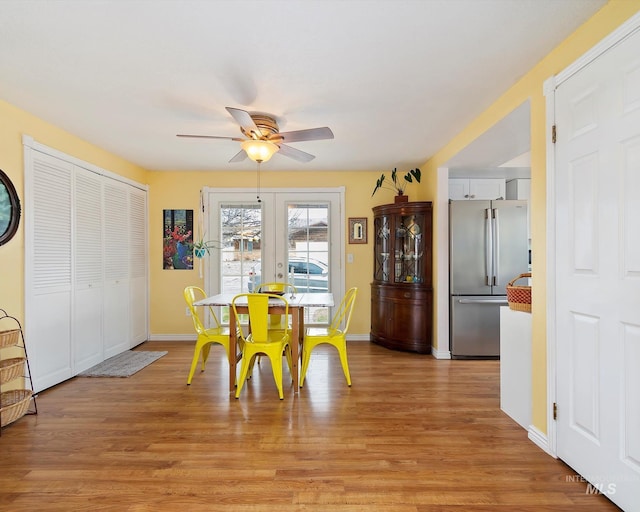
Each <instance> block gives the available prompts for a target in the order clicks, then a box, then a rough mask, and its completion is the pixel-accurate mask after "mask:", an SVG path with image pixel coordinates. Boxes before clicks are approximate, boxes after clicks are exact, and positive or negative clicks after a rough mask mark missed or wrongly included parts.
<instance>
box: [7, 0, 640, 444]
mask: <svg viewBox="0 0 640 512" xmlns="http://www.w3.org/2000/svg"><path fill="white" fill-rule="evenodd" d="M638 10H640V0H611V1H610V2H609V3H608V4H607V5H606V6H605V7H603V8H602V9H601V10H600V11H599V12H598V13H597V14H596V15H595V16H593V17H592V18H591V19H590V20H589V21H588V22H587V23H585V24H584V25H583V26H581V27H580V28H579V29H578V30H577V31H576V32H575V33H574V34H572V35H571V36H570V37H569V38H567V39H566V40H565V41H564V42H563V43H562V44H560V45H559V46H558V47H557V48H556V49H554V50H553V51H552V52H551V53H550V54H549V55H548V56H547V57H545V58H544V59H543V60H542V61H541V62H540V63H538V64H537V65H536V66H535V67H534V68H533V69H532V70H531V71H530V72H529V73H527V74H526V75H525V76H524V77H523V78H522V79H521V80H519V81H518V82H517V83H516V84H515V85H514V86H513V87H511V88H510V89H509V90H508V91H507V92H505V93H504V94H503V96H501V97H500V98H499V99H498V100H497V101H496V102H495V103H494V104H493V105H491V106H490V107H489V108H488V109H487V110H486V111H485V112H483V113H482V114H481V115H480V116H478V118H476V119H475V120H474V121H473V122H472V123H471V124H469V125H468V126H467V127H466V128H465V129H464V130H463V131H462V132H460V134H458V135H457V136H456V137H454V138H453V139H452V140H451V141H450V142H449V143H448V144H447V145H446V146H445V147H444V148H442V149H441V150H440V151H439V152H438V153H437V154H436V155H435V156H434V157H433V158H432V159H430V160H429V161H428V162H427V163H426V164H424V165H423V166H421V168H422V171H423V178H422V183H421V185H420V188H419V189H417V190H412V189H411V186H410V188H409V189H408V191H407V192H408V193H409V194H410V195H411V197H412V199H415V200H433V198H434V197H437V185H438V183H437V173H436V170H437V169H438V167H440V166H442V165H443V164H444V163H445V162H447V160H449V159H450V158H451V157H452V156H454V155H455V154H456V153H458V152H459V151H460V150H461V149H463V148H464V147H465V146H466V145H467V144H469V143H470V142H471V141H473V140H474V139H476V138H477V137H478V136H480V135H481V134H482V133H484V132H485V131H487V130H488V129H489V128H490V127H491V126H492V125H494V124H495V123H496V122H498V121H499V120H500V119H501V118H503V117H504V116H506V115H507V114H508V113H509V112H511V111H512V110H513V109H514V108H516V107H517V106H519V105H520V104H522V103H523V102H524V101H526V100H530V102H531V173H532V199H531V204H532V243H533V272H534V275H535V286H534V289H533V313H532V314H533V320H534V322H533V424H534V425H535V426H536V427H537V428H538V429H540V430H541V431H542V432H546V335H545V329H546V315H545V297H546V288H545V280H546V266H545V256H544V255H545V254H546V249H547V248H546V243H545V228H546V226H545V207H546V197H545V186H546V169H545V158H546V154H545V151H546V147H545V144H546V139H545V102H544V97H543V93H542V84H543V82H544V80H546V79H547V78H549V77H550V76H552V75H554V74H556V73H558V72H559V71H561V70H562V69H564V68H565V67H566V66H567V65H569V64H570V63H571V62H573V61H574V60H576V59H577V58H579V57H580V56H581V55H582V54H583V53H584V52H586V51H587V50H588V49H589V48H591V47H592V46H594V45H595V44H596V43H597V42H598V41H600V40H601V39H602V38H603V37H605V36H606V35H607V34H609V33H610V32H611V31H612V30H614V29H615V28H616V27H617V26H619V25H620V24H621V23H622V22H624V21H625V20H626V19H628V18H629V17H630V16H632V15H633V14H635V13H636V12H637V11H638ZM22 134H27V135H30V136H32V137H33V138H34V139H35V140H36V141H37V142H41V143H43V144H46V145H48V146H51V147H53V148H56V149H58V150H60V151H63V152H65V153H68V154H70V155H73V156H75V157H77V158H79V159H81V160H84V161H87V162H90V163H92V164H95V165H97V166H100V167H102V168H104V169H107V170H109V171H112V172H116V173H119V174H122V175H124V176H126V177H128V178H131V179H133V180H135V181H138V182H141V183H148V184H150V189H149V214H150V223H149V229H150V233H149V234H150V238H149V242H150V269H151V305H150V321H151V333H152V334H154V333H156V334H179V333H187V332H189V330H190V324H189V321H188V318H186V317H185V316H184V306H183V305H182V303H181V298H180V293H181V290H182V288H183V287H184V286H185V285H186V284H190V283H193V282H197V281H198V278H197V271H195V270H194V271H184V272H182V271H174V272H168V271H167V272H164V271H162V263H161V261H162V258H161V255H160V251H161V249H160V247H161V241H160V238H161V229H162V227H161V218H162V210H163V209H165V208H187V209H191V208H192V209H194V210H196V209H197V205H198V197H199V195H198V194H199V190H200V189H201V188H202V187H203V186H216V187H217V186H232V187H237V186H238V184H239V183H243V182H244V179H245V178H246V180H247V181H248V182H250V183H253V181H254V176H253V173H245V174H244V175H243V173H232V172H228V173H227V172H212V173H182V172H167V173H160V172H147V171H145V170H144V169H141V168H140V167H137V166H135V165H132V164H130V163H128V162H126V161H125V160H123V159H121V158H119V157H117V156H114V155H111V154H109V153H107V152H106V151H104V150H102V149H100V148H98V147H96V146H94V145H92V144H89V143H87V142H86V141H83V140H82V139H80V138H78V137H75V136H73V135H71V134H69V133H67V132H65V131H64V130H62V129H60V128H57V127H56V126H53V125H51V124H48V123H46V122H44V121H42V120H40V119H38V118H36V117H34V116H32V115H30V114H28V113H26V112H24V111H22V110H19V109H17V108H15V107H13V106H12V105H9V104H7V103H5V102H2V101H0V169H2V170H3V171H4V172H5V173H7V174H8V175H9V177H10V178H11V179H12V180H13V181H14V184H15V186H16V189H17V191H18V195H19V196H20V198H21V201H23V198H24V184H23V156H22V155H23V153H22V151H23V148H22V141H21V136H22ZM381 171H386V169H379V170H375V171H371V172H362V173H330V174H324V173H322V174H317V173H308V172H304V171H300V172H291V173H276V172H273V173H272V174H271V175H269V174H268V173H267V172H264V175H265V176H264V179H263V180H262V186H263V187H265V188H269V187H284V186H293V187H296V186H304V187H314V186H317V187H337V186H345V187H346V193H345V197H346V213H345V218H348V217H363V216H366V217H368V218H369V219H371V207H372V206H375V205H377V204H382V203H385V202H391V201H392V195H391V193H390V192H386V191H382V192H379V193H378V194H376V196H375V197H374V198H371V197H370V191H371V190H372V187H373V184H374V182H375V180H376V179H377V177H378V176H379V174H380V172H381ZM414 188H416V187H414ZM385 194H386V195H385ZM434 220H435V222H438V220H439V219H438V218H437V214H436V216H435V217H434ZM23 228H24V223H22V222H21V224H20V229H19V231H18V234H17V235H16V237H14V238H13V239H12V240H11V241H10V242H9V243H7V244H6V245H4V246H2V247H1V248H0V307H2V308H4V309H6V310H8V311H9V312H10V313H11V314H13V315H15V316H17V317H18V318H19V319H21V320H22V319H23V314H24V312H23V302H24V231H23ZM345 232H346V230H345ZM371 237H372V232H371V225H369V238H370V239H371ZM434 242H435V244H436V246H435V247H434V255H435V254H437V244H438V243H446V240H443V241H441V240H438V239H437V238H436V239H435V240H434ZM345 245H346V247H347V252H351V253H353V254H354V258H355V262H356V263H354V264H353V265H346V267H345V268H346V286H347V287H349V286H358V287H360V289H361V291H362V293H361V295H360V297H359V300H358V305H357V310H356V313H357V314H356V315H355V317H354V318H355V319H356V321H355V322H354V325H353V332H356V333H364V332H368V330H369V306H368V303H369V296H370V295H369V282H370V279H371V273H372V256H371V247H372V246H371V243H369V244H367V245H348V244H345ZM434 265H435V270H436V272H437V271H438V269H439V267H440V266H441V265H439V262H438V261H437V260H436V261H434ZM176 311H177V312H178V314H177V315H176V314H175V312H176ZM175 318H179V320H177V321H174V319H175ZM435 320H437V319H435Z"/></svg>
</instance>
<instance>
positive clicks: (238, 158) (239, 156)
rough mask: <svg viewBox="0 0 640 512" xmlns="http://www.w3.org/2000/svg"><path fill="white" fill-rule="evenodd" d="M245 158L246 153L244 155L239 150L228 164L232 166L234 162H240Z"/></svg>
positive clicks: (242, 150)
mask: <svg viewBox="0 0 640 512" xmlns="http://www.w3.org/2000/svg"><path fill="white" fill-rule="evenodd" d="M246 158H247V153H245V151H244V149H241V150H240V151H239V152H238V153H236V154H235V156H234V157H233V158H232V159H231V160H229V163H230V164H234V163H236V162H242V161H243V160H245V159H246Z"/></svg>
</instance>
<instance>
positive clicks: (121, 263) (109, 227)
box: [103, 179, 130, 358]
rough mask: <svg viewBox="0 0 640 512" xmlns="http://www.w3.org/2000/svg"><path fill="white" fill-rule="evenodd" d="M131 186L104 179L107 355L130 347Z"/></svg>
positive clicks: (105, 334) (104, 336)
mask: <svg viewBox="0 0 640 512" xmlns="http://www.w3.org/2000/svg"><path fill="white" fill-rule="evenodd" d="M128 188H129V187H128V186H127V185H125V184H123V183H119V182H117V181H115V180H109V179H107V180H105V181H104V219H105V223H104V259H105V262H104V279H105V281H104V292H105V301H104V316H103V320H104V324H103V340H104V356H105V358H109V357H111V356H114V355H116V354H119V353H120V352H123V351H124V350H127V349H129V348H130V343H129V253H130V245H129V222H128V219H129V199H128Z"/></svg>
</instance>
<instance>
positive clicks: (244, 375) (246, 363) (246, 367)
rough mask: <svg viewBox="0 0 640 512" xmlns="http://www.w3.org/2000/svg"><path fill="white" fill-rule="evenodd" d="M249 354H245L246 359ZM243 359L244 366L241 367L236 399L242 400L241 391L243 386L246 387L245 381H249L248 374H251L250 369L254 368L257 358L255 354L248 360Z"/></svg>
mask: <svg viewBox="0 0 640 512" xmlns="http://www.w3.org/2000/svg"><path fill="white" fill-rule="evenodd" d="M247 355H248V354H245V357H246V356H247ZM245 357H243V358H242V365H241V366H240V378H239V379H238V382H237V383H236V384H237V385H236V398H240V391H242V386H244V381H245V380H247V374H248V373H249V369H250V368H252V367H253V360H254V358H255V357H256V355H255V354H253V355H251V357H249V358H248V359H245Z"/></svg>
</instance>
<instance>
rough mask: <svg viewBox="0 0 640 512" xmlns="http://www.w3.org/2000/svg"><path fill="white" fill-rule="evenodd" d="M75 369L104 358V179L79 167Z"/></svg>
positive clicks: (76, 223) (75, 273)
mask: <svg viewBox="0 0 640 512" xmlns="http://www.w3.org/2000/svg"><path fill="white" fill-rule="evenodd" d="M74 183H75V188H74V197H75V208H74V234H75V236H74V243H73V245H74V262H73V263H74V264H73V270H74V288H75V295H74V297H73V304H74V315H73V341H72V349H73V372H74V374H77V373H80V372H82V371H84V370H86V369H88V368H91V367H92V366H94V365H95V364H98V363H99V362H101V361H102V308H103V300H104V286H103V278H102V267H103V252H102V224H103V216H102V179H101V177H100V176H98V175H97V174H94V173H91V172H87V171H85V170H84V169H80V168H77V167H76V169H75V173H74Z"/></svg>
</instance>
